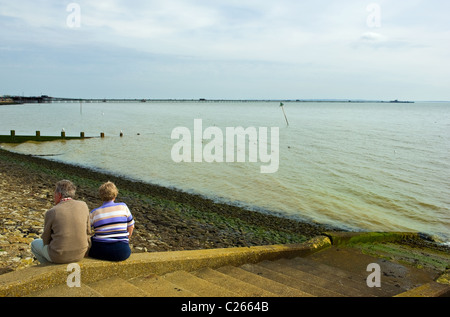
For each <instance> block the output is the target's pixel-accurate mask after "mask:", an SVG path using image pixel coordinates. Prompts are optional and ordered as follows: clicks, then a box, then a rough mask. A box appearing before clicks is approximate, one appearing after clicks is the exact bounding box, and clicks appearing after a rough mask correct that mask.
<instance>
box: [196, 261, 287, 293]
mask: <svg viewBox="0 0 450 317" xmlns="http://www.w3.org/2000/svg"><path fill="white" fill-rule="evenodd" d="M193 274H194V275H195V276H197V277H200V278H202V279H204V280H206V281H208V282H211V283H213V284H216V285H218V286H222V287H224V288H226V289H228V290H231V291H232V292H233V293H236V294H237V295H238V296H244V297H278V296H281V295H278V294H276V293H272V292H270V291H267V290H265V289H262V288H260V287H258V286H256V285H253V283H247V282H245V281H241V280H239V279H237V278H235V277H233V276H231V275H228V274H226V273H223V272H219V271H216V270H213V269H211V268H204V269H201V270H199V271H196V272H194V273H193Z"/></svg>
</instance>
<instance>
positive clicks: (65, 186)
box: [55, 179, 77, 198]
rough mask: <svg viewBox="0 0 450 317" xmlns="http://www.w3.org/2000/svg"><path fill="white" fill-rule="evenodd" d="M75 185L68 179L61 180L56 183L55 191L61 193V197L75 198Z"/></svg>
mask: <svg viewBox="0 0 450 317" xmlns="http://www.w3.org/2000/svg"><path fill="white" fill-rule="evenodd" d="M76 191H77V187H76V186H75V185H74V184H73V183H72V182H71V181H69V180H66V179H64V180H62V181H59V182H57V183H56V188H55V192H56V193H59V194H61V196H62V198H75V193H76Z"/></svg>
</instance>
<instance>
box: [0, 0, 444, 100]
mask: <svg viewBox="0 0 450 317" xmlns="http://www.w3.org/2000/svg"><path fill="white" fill-rule="evenodd" d="M449 14H450V1H444V0H384V1H363V0H342V1H335V0H316V1H299V0H221V1H219V0H153V1H149V0H133V1H124V0H91V1H85V0H79V1H61V0H20V1H11V0H0V95H3V94H12V95H16V94H17V95H22V94H24V95H41V94H46V95H51V96H58V97H81V98H189V99H190V98H218V99H240V98H245V99H266V98H272V99H316V98H323V99H330V98H338V99H382V100H391V99H401V100H450V18H449Z"/></svg>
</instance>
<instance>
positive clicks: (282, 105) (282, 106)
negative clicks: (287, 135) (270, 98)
mask: <svg viewBox="0 0 450 317" xmlns="http://www.w3.org/2000/svg"><path fill="white" fill-rule="evenodd" d="M280 107H281V110H283V114H284V119H286V124H287V125H288V126H289V121H288V119H287V117H286V112H284V104H283V103H282V102H280Z"/></svg>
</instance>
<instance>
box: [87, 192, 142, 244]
mask: <svg viewBox="0 0 450 317" xmlns="http://www.w3.org/2000/svg"><path fill="white" fill-rule="evenodd" d="M90 219H91V226H92V228H93V230H94V236H93V237H92V239H93V240H94V241H96V242H107V243H108V242H119V241H120V242H126V243H128V231H127V228H128V227H131V226H132V225H134V219H133V216H132V215H131V212H130V210H129V209H128V206H127V205H126V204H125V203H115V202H114V201H108V202H105V203H104V204H103V205H102V206H100V207H99V208H96V209H94V210H92V211H91V213H90Z"/></svg>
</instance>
